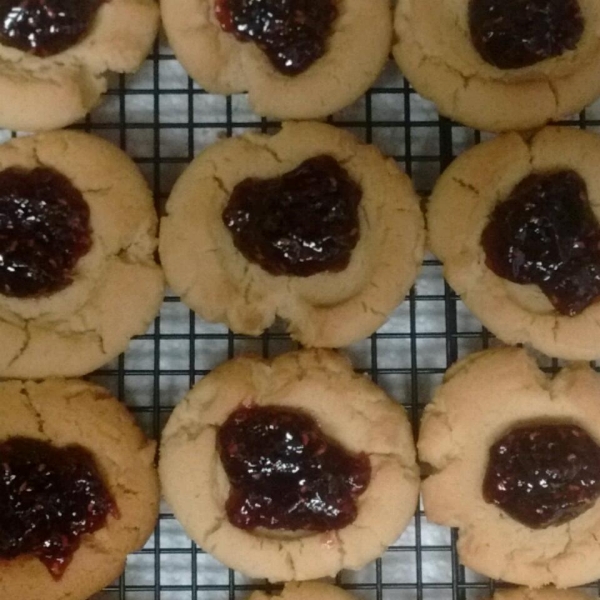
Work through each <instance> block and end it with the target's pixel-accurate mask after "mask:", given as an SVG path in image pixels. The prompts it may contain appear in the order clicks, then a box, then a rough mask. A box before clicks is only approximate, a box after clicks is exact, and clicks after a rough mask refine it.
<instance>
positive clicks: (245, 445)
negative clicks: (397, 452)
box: [217, 406, 371, 531]
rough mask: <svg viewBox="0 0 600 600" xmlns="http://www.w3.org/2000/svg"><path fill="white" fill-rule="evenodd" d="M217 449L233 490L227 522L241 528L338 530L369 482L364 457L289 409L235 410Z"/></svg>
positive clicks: (223, 428) (352, 514) (349, 520)
mask: <svg viewBox="0 0 600 600" xmlns="http://www.w3.org/2000/svg"><path fill="white" fill-rule="evenodd" d="M217 449H218V451H219V455H220V457H221V462H222V464H223V467H224V468H225V472H226V473H227V476H228V478H229V482H230V483H231V492H230V495H229V498H228V500H227V504H226V510H227V516H228V518H229V521H230V522H231V524H232V525H234V526H236V527H239V528H240V529H246V530H251V529H255V528H256V527H264V528H266V529H279V530H281V529H285V530H290V531H296V530H307V531H329V530H333V529H341V528H343V527H346V526H347V525H350V524H351V523H352V522H353V521H354V519H355V518H356V515H357V511H358V508H357V506H356V501H357V498H358V497H359V496H360V495H361V494H362V493H363V492H364V491H365V489H366V488H367V486H368V485H369V482H370V479H371V465H370V462H369V459H368V457H367V456H366V455H364V454H358V455H354V454H350V453H348V452H346V451H345V450H344V449H343V448H342V447H341V446H340V445H339V444H337V443H336V442H335V441H333V440H330V439H328V438H327V437H326V436H325V435H324V434H323V432H322V431H321V430H320V428H319V426H318V425H317V423H316V422H315V421H314V419H312V418H311V417H310V416H308V415H307V414H305V413H302V412H299V411H295V410H291V409H288V408H280V407H275V406H266V407H258V406H241V407H240V408H238V409H237V410H235V411H234V412H233V413H232V414H231V415H230V416H229V418H228V419H227V421H225V423H224V424H223V425H222V426H221V427H220V429H219V432H218V435H217Z"/></svg>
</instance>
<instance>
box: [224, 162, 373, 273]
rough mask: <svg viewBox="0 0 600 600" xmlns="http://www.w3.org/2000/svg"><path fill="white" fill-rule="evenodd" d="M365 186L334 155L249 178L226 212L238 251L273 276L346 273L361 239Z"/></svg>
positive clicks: (225, 220) (234, 192)
mask: <svg viewBox="0 0 600 600" xmlns="http://www.w3.org/2000/svg"><path fill="white" fill-rule="evenodd" d="M361 197H362V190H361V188H360V187H359V186H358V185H357V184H356V183H355V182H354V181H353V180H352V179H351V178H350V175H349V174H348V172H347V171H346V170H345V169H344V168H343V167H342V166H341V165H340V164H339V163H338V162H337V161H336V160H335V159H334V158H332V157H331V156H318V157H315V158H311V159H309V160H307V161H305V162H303V163H302V164H301V165H300V166H299V167H298V168H296V169H294V170H293V171H290V172H289V173H286V174H285V175H283V176H282V177H278V178H274V179H245V180H244V181H242V182H241V183H239V184H238V185H237V186H236V187H235V189H234V190H233V193H232V194H231V197H230V199H229V203H228V204H227V206H226V208H225V210H224V211H223V222H224V223H225V226H226V227H227V228H228V229H229V231H230V232H231V234H232V236H233V242H234V244H235V246H236V248H237V249H238V250H239V251H240V252H241V253H242V254H243V255H244V256H245V258H246V259H247V260H248V261H250V262H253V263H256V264H258V265H260V266H261V267H262V268H263V269H265V271H267V272H269V273H270V274H271V275H294V276H296V277H309V276H310V275H315V274H317V273H322V272H324V271H331V272H339V271H343V270H344V269H345V268H346V267H347V266H348V263H349V262H350V257H351V255H352V250H353V249H354V247H355V246H356V244H357V243H358V239H359V237H360V226H359V217H358V205H359V203H360V200H361Z"/></svg>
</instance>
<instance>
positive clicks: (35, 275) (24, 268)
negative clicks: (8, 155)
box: [0, 167, 92, 298]
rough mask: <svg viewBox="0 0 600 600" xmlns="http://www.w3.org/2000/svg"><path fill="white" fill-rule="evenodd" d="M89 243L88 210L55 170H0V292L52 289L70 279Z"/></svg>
mask: <svg viewBox="0 0 600 600" xmlns="http://www.w3.org/2000/svg"><path fill="white" fill-rule="evenodd" d="M91 246H92V231H91V228H90V210H89V207H88V205H87V203H86V202H85V200H84V199H83V196H82V195H81V192H79V190H77V189H76V188H75V187H73V185H72V184H71V182H70V181H69V180H68V179H67V178H66V177H65V176H64V175H62V174H61V173H59V172H58V171H54V170H53V169H48V168H42V167H40V168H37V169H33V170H32V171H27V170H25V169H20V168H10V169H5V170H4V171H0V294H4V295H5V296H13V297H16V298H29V297H38V296H43V295H48V294H52V293H54V292H58V291H60V290H62V289H64V288H66V287H67V286H68V285H70V284H71V283H72V281H73V278H72V275H73V269H74V268H75V265H76V264H77V261H78V260H79V259H80V258H81V257H82V256H84V255H85V254H87V252H88V251H89V250H90V248H91Z"/></svg>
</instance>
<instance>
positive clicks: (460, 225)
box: [428, 127, 600, 360]
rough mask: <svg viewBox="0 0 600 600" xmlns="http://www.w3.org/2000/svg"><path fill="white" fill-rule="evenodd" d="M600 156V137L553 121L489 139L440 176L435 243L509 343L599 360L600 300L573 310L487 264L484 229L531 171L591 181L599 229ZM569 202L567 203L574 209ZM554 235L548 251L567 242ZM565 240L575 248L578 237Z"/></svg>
mask: <svg viewBox="0 0 600 600" xmlns="http://www.w3.org/2000/svg"><path fill="white" fill-rule="evenodd" d="M599 161H600V137H598V136H597V135H595V134H592V133H587V132H584V131H578V130H574V129H567V128H556V127H550V128H546V129H544V130H542V131H540V132H539V133H537V134H536V135H534V136H533V137H532V138H531V139H529V140H525V139H523V138H522V137H520V136H519V135H517V134H514V133H513V134H505V135H502V136H499V137H497V138H496V139H494V140H492V141H489V142H485V143H484V144H481V145H479V146H477V147H475V148H473V149H471V150H469V151H468V152H466V153H464V154H463V155H461V156H460V157H459V158H458V159H456V160H455V161H454V162H453V163H452V164H451V165H450V166H449V168H448V169H447V170H446V171H445V172H444V174H443V175H442V176H441V178H440V179H439V180H438V182H437V184H436V186H435V188H434V190H433V193H432V196H431V199H430V202H429V209H428V227H429V245H430V248H431V250H432V251H433V253H434V254H435V255H436V256H437V257H438V258H439V259H440V260H441V261H442V262H443V263H444V276H445V277H446V279H447V280H448V283H449V284H450V285H451V286H452V287H453V288H454V289H455V290H456V292H457V293H458V294H460V296H461V297H462V300H463V301H464V303H465V304H466V305H467V307H468V308H469V309H470V310H471V311H473V313H474V314H475V315H476V316H477V318H478V319H480V320H481V321H482V323H483V324H484V325H485V326H486V327H487V328H488V329H490V331H492V333H494V334H495V335H496V336H497V337H499V338H500V339H501V340H502V341H503V342H505V343H507V344H517V343H526V344H530V345H531V346H533V347H534V348H535V349H537V350H539V351H541V352H543V353H545V354H547V355H549V356H555V357H559V358H565V359H571V360H593V359H595V358H597V357H598V356H600V303H598V302H597V301H595V302H592V303H591V304H589V305H588V306H587V308H584V309H583V310H579V311H578V312H577V314H573V316H571V314H564V313H563V312H560V311H559V310H557V308H555V304H554V303H552V302H551V301H550V299H549V298H550V296H547V295H546V294H544V293H542V291H541V288H540V287H539V286H538V285H537V284H521V283H514V279H513V280H509V279H507V278H504V277H500V276H498V275H496V272H498V271H496V272H494V271H492V270H491V268H489V267H488V264H487V262H486V259H487V258H488V255H487V254H486V251H485V250H484V248H483V246H482V239H483V234H484V231H485V230H486V227H487V226H488V223H490V220H491V218H492V216H493V215H494V214H496V213H495V212H494V211H497V210H498V209H499V207H500V208H501V207H502V206H503V203H506V202H509V201H510V197H511V195H514V191H515V190H516V189H517V188H518V186H521V188H522V182H523V181H524V180H525V179H526V178H528V177H530V176H531V175H532V174H534V175H536V174H542V175H545V174H555V173H560V172H563V173H564V172H565V171H570V172H574V175H573V174H571V178H572V179H573V178H575V179H578V178H580V179H581V180H583V185H584V187H587V192H586V194H587V200H585V199H584V200H583V206H584V207H585V209H584V210H585V211H589V210H590V209H591V211H592V212H590V216H589V218H590V219H591V221H593V223H592V224H591V225H590V226H589V227H590V228H591V227H592V225H593V227H595V228H596V229H597V223H596V221H597V220H598V219H599V218H600V178H599V177H598V168H597V165H598V162H599ZM529 181H531V180H529ZM561 194H562V192H561ZM578 194H579V192H578V191H576V192H575V193H571V192H569V193H568V194H562V197H563V199H566V200H568V203H570V202H573V203H575V202H576V201H578V198H577V197H576V196H578ZM554 200H555V199H553V198H551V197H550V196H548V197H546V199H544V200H543V202H547V203H548V212H547V215H546V216H547V217H550V216H551V215H552V214H553V212H552V211H553V210H554V208H553V205H552V204H551V203H552V202H554ZM561 201H562V200H561ZM568 203H566V202H565V205H566V206H567V208H568V207H569V206H570V204H568ZM574 206H575V204H573V207H574ZM574 212H576V211H575V209H573V211H571V212H570V213H569V211H568V210H567V214H568V216H569V217H570V216H572V215H573V213H574ZM568 220H569V219H568V218H567V219H563V221H566V222H568ZM557 224H560V219H557ZM586 227H587V226H586ZM559 233H560V232H559ZM567 233H568V232H567ZM534 235H537V234H535V233H533V234H531V233H530V232H528V233H527V235H526V236H525V239H526V240H527V239H535V238H534V237H532V236H534ZM553 235H554V234H552V235H551V236H550V237H548V239H546V241H545V242H544V247H545V248H546V249H547V250H548V252H551V251H554V250H551V249H553V248H554V247H555V246H556V247H561V245H560V235H558V234H557V237H558V242H557V241H556V239H552V237H553ZM568 235H571V234H570V233H568ZM593 235H597V234H596V233H595V234H593ZM565 239H567V238H565ZM568 239H571V238H568ZM574 239H575V238H573V240H574ZM590 239H592V238H590ZM564 245H570V246H572V247H573V248H575V246H576V245H577V244H576V243H575V242H569V243H568V244H566V243H564ZM590 251H591V250H590ZM561 252H562V250H561ZM565 254H566V255H568V256H570V254H573V258H569V260H575V261H580V260H581V257H578V258H577V257H575V256H574V253H573V250H571V251H569V250H568V249H567V252H566V253H565ZM515 256H516V258H515V260H517V259H518V256H517V255H515ZM590 256H591V255H590ZM584 258H586V257H585V255H584ZM515 264H516V263H515ZM574 264H576V263H574ZM595 270H596V267H595V266H594V265H593V264H591V266H589V275H590V279H591V280H592V282H595V281H596V280H597V277H596V276H595V275H594V272H595ZM586 277H587V275H586ZM559 279H560V278H559ZM565 279H566V278H565ZM594 285H596V284H595V283H594ZM580 308H581V307H580Z"/></svg>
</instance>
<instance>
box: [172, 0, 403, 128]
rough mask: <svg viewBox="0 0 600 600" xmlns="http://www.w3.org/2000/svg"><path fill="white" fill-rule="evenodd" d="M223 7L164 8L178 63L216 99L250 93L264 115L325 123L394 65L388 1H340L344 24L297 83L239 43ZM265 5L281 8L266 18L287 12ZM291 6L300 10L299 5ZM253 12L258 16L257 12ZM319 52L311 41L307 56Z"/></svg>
mask: <svg viewBox="0 0 600 600" xmlns="http://www.w3.org/2000/svg"><path fill="white" fill-rule="evenodd" d="M223 1H224V0H162V2H161V12H162V20H163V24H164V27H165V31H166V33H167V36H168V38H169V42H170V44H171V46H172V48H173V50H174V52H175V54H176V56H177V58H178V59H179V60H180V61H181V63H182V64H183V66H184V67H185V68H186V70H187V71H188V73H189V74H190V75H191V76H192V77H193V78H194V79H195V80H196V81H197V82H198V84H199V85H201V86H202V87H203V88H205V89H206V90H207V91H209V92H211V93H217V94H233V93H238V92H246V91H247V92H248V100H249V102H250V105H251V107H252V109H253V110H254V111H255V112H256V113H257V114H259V115H262V116H265V117H271V118H274V119H295V120H302V119H317V118H322V117H326V116H327V115H329V114H331V113H334V112H336V111H338V110H340V109H342V108H344V107H345V106H348V105H349V104H352V103H353V102H354V101H355V100H357V99H358V98H359V97H360V96H361V95H362V94H364V93H365V92H366V91H367V89H368V88H369V87H370V86H371V84H372V83H373V82H374V81H375V80H376V79H377V77H378V76H379V74H380V72H381V70H382V69H383V66H384V65H385V63H386V61H387V59H388V55H389V52H390V48H391V43H392V12H391V8H390V3H389V0H334V2H332V4H333V5H334V7H335V10H337V18H335V20H334V21H333V24H332V32H331V34H330V36H328V38H327V39H326V40H325V52H324V54H323V55H322V56H321V57H320V58H319V59H318V60H316V62H314V63H313V64H312V65H311V66H309V67H308V68H307V69H306V70H304V71H303V72H301V73H298V74H295V75H288V74H283V73H282V72H280V71H279V70H278V69H276V68H275V67H274V66H273V64H272V63H271V62H270V61H269V59H268V57H267V55H266V54H265V52H263V51H262V50H261V49H260V48H259V47H258V46H257V45H256V44H255V43H254V42H243V41H240V40H238V39H237V38H236V36H235V35H234V34H233V33H229V32H227V31H225V30H224V29H223V27H222V25H221V23H220V22H219V20H218V19H217V16H216V12H215V10H216V8H217V6H216V5H217V4H219V3H220V4H223ZM246 4H247V3H246ZM262 4H263V5H265V4H266V5H269V4H272V5H274V6H271V7H270V8H269V7H268V6H263V7H261V10H263V11H264V13H265V14H271V12H269V11H271V10H274V11H282V10H285V9H284V7H282V3H281V2H278V1H273V0H269V2H265V1H263V3H262ZM309 4H310V3H309ZM325 5H326V2H325V1H324V2H321V3H320V4H318V5H317V4H316V3H315V6H312V5H311V9H313V10H319V8H318V6H325ZM288 6H289V7H290V8H292V9H293V3H286V4H285V7H288ZM306 6H307V4H306V3H304V4H303V5H302V6H300V9H301V10H306ZM248 10H255V11H257V9H256V8H255V7H250V8H248ZM280 18H281V17H280ZM288 18H289V17H288ZM282 20H286V18H285V17H283V19H282ZM273 21H274V22H277V19H276V18H273ZM258 29H262V27H260V26H259V27H258ZM265 30H267V31H268V30H269V28H267V27H265ZM314 45H315V41H314V40H310V41H309V42H307V43H306V44H303V46H304V48H301V50H302V51H304V49H305V48H306V47H307V46H308V47H309V48H312V47H314Z"/></svg>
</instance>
